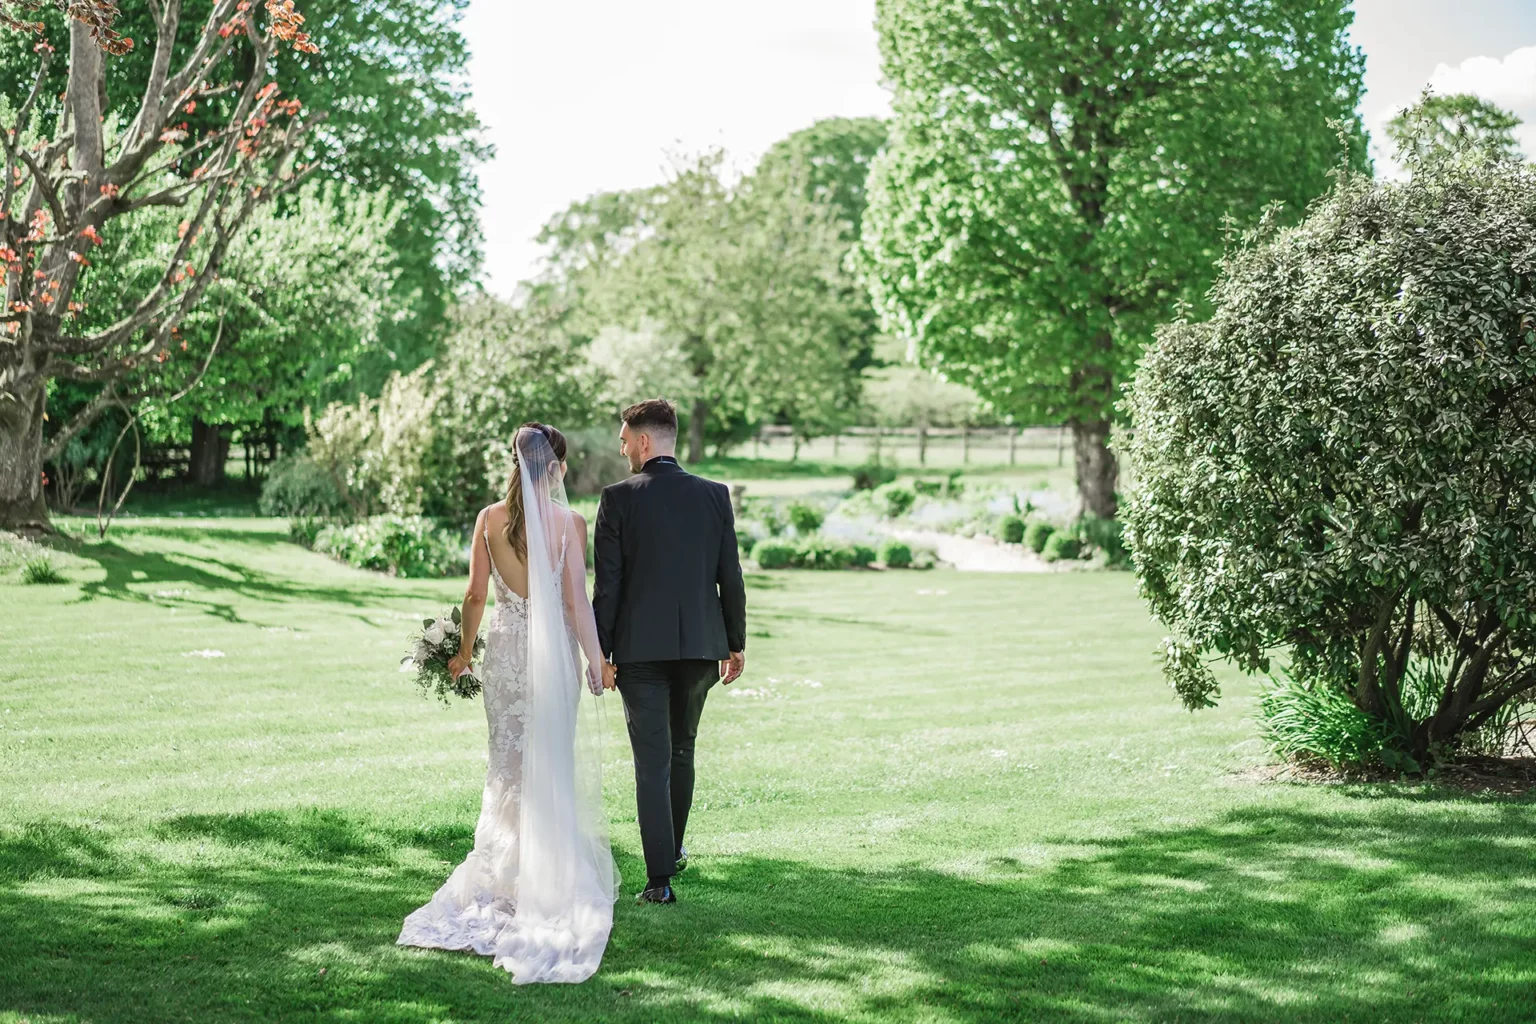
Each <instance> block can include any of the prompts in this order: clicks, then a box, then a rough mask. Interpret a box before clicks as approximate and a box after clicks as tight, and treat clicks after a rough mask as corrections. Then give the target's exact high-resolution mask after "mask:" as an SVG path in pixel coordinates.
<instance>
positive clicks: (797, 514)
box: [788, 501, 827, 537]
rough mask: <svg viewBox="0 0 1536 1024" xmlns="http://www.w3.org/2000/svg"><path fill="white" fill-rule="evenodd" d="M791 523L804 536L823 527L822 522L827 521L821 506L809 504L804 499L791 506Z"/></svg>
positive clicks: (789, 512) (789, 510) (789, 511)
mask: <svg viewBox="0 0 1536 1024" xmlns="http://www.w3.org/2000/svg"><path fill="white" fill-rule="evenodd" d="M788 515H789V525H791V526H793V527H794V528H795V532H796V533H797V534H799V535H800V536H802V537H804V536H807V535H809V534H812V533H815V532H816V531H817V530H819V529H821V524H822V523H823V522H825V521H826V518H827V517H826V516H824V515H823V514H822V512H821V510H820V509H819V508H816V507H815V506H813V505H807V504H806V503H805V502H803V501H797V502H795V503H794V504H792V505H790V506H789V509H788Z"/></svg>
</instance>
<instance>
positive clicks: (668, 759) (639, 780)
mask: <svg viewBox="0 0 1536 1024" xmlns="http://www.w3.org/2000/svg"><path fill="white" fill-rule="evenodd" d="M618 668H619V678H618V684H619V695H620V696H621V697H623V698H624V721H625V722H626V723H627V724H628V725H629V745H630V748H631V749H632V750H633V751H634V755H635V806H636V809H637V811H638V812H639V817H640V845H641V848H642V849H643V850H644V851H645V871H646V874H648V875H650V876H651V877H652V878H670V877H671V876H672V875H674V874H676V873H677V851H678V849H679V848H680V847H681V846H682V845H683V829H684V828H686V827H687V825H688V809H689V808H690V807H692V806H693V743H694V738H695V737H696V736H698V733H699V716H700V715H701V714H703V713H704V698H705V696H706V695H707V694H708V693H709V688H710V687H711V686H713V685H714V684H715V683H716V682H718V681H719V678H720V663H719V662H716V661H637V662H631V663H628V664H624V665H620V666H619V667H618Z"/></svg>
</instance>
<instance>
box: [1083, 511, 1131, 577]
mask: <svg viewBox="0 0 1536 1024" xmlns="http://www.w3.org/2000/svg"><path fill="white" fill-rule="evenodd" d="M1077 534H1078V536H1079V537H1081V538H1082V539H1083V543H1084V544H1085V545H1086V546H1088V547H1090V548H1092V549H1094V550H1096V551H1102V552H1103V553H1104V561H1105V564H1107V565H1110V566H1113V567H1117V568H1119V567H1123V566H1126V565H1129V564H1130V560H1131V558H1130V554H1129V552H1127V551H1126V550H1125V536H1124V524H1122V523H1121V522H1120V520H1118V519H1101V518H1100V517H1098V516H1094V515H1088V516H1084V517H1083V518H1082V519H1080V520H1078V523H1077Z"/></svg>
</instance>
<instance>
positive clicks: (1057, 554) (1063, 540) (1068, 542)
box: [1040, 530, 1083, 562]
mask: <svg viewBox="0 0 1536 1024" xmlns="http://www.w3.org/2000/svg"><path fill="white" fill-rule="evenodd" d="M1082 550H1083V543H1082V541H1080V540H1078V539H1077V538H1076V537H1074V536H1072V535H1071V534H1070V533H1068V532H1067V531H1065V530H1057V531H1056V532H1055V533H1053V534H1051V536H1050V538H1049V539H1048V540H1047V541H1046V542H1045V550H1044V551H1042V552H1040V555H1041V557H1042V558H1044V559H1045V560H1046V561H1047V562H1070V561H1071V560H1072V559H1074V558H1076V557H1077V556H1078V555H1079V554H1080V553H1081V552H1082Z"/></svg>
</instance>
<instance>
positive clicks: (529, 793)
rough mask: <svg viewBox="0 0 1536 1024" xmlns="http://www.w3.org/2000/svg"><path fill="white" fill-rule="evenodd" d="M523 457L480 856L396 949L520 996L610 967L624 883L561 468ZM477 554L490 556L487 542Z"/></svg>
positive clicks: (590, 632) (494, 629)
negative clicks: (464, 967) (450, 964)
mask: <svg viewBox="0 0 1536 1024" xmlns="http://www.w3.org/2000/svg"><path fill="white" fill-rule="evenodd" d="M527 435H531V436H527ZM517 452H518V462H519V466H520V472H521V473H522V484H523V507H524V513H525V518H526V523H527V554H528V596H527V597H526V598H523V597H519V596H518V595H517V594H516V593H514V592H513V591H512V589H511V588H509V587H508V586H507V585H506V583H505V582H504V581H503V580H502V578H501V574H500V573H499V572H497V570H496V563H495V561H494V560H492V561H491V581H492V583H493V584H494V587H495V592H496V604H495V607H494V608H493V609H492V611H491V616H490V623H489V629H488V632H487V638H486V649H485V661H484V665H483V667H482V669H481V681H482V683H483V685H484V698H485V717H486V721H487V723H488V724H489V726H490V763H489V766H488V770H487V773H486V780H485V791H484V794H483V795H482V797H481V803H480V819H479V821H478V823H477V824H476V825H475V845H474V849H473V850H471V851H470V853H469V856H468V857H466V858H465V860H464V862H463V863H462V864H460V865H459V866H458V867H457V868H455V869H454V871H453V873H452V874H451V875H450V876H449V878H448V881H447V882H445V883H444V884H443V886H442V888H440V889H438V891H437V892H436V893H435V894H434V895H433V897H432V900H431V902H430V903H428V904H427V905H426V906H423V907H421V908H420V909H418V910H416V911H415V912H413V913H412V914H411V915H410V916H409V917H407V918H406V919H405V925H404V927H403V928H402V929H401V931H400V937H399V939H397V940H396V942H397V943H398V944H399V945H402V946H424V947H428V948H433V949H472V950H474V951H475V952H477V953H481V954H483V955H486V956H490V957H493V958H494V962H495V964H496V966H498V967H502V968H504V969H506V970H507V971H508V972H510V973H511V975H512V980H513V981H515V982H517V983H519V984H527V983H530V982H579V981H585V980H586V979H587V978H589V977H591V976H592V974H593V973H594V972H595V971H596V970H597V968H598V965H599V964H600V963H601V962H602V958H603V951H604V949H606V948H607V945H608V933H609V931H610V930H611V928H612V925H613V902H614V898H615V896H616V894H617V892H618V884H619V879H618V872H617V871H616V870H615V868H614V863H613V856H612V854H611V853H610V851H609V847H608V838H607V830H606V828H605V827H604V824H603V822H604V817H603V812H602V792H601V773H600V770H599V762H598V758H599V756H600V750H599V746H598V737H597V736H596V735H595V732H596V730H595V729H594V728H593V725H594V723H593V722H589V721H586V720H585V719H584V717H583V716H582V714H581V707H580V700H581V688H582V687H581V680H582V673H581V660H580V654H579V653H578V650H579V649H580V650H584V651H585V652H586V653H587V657H588V661H589V665H593V666H595V665H597V664H599V663H600V659H599V656H598V645H597V627H596V622H595V620H594V619H593V615H592V605H591V603H590V601H589V600H588V598H587V591H586V579H585V576H586V565H585V561H584V560H583V559H582V556H581V551H580V549H579V547H578V546H577V542H576V538H575V537H574V536H572V531H571V530H570V529H568V527H570V526H571V525H572V520H571V518H570V512H569V511H568V509H567V508H566V507H565V504H564V500H563V498H564V495H563V491H562V489H561V487H560V480H559V473H558V471H555V469H554V467H558V460H556V459H555V457H554V453H553V452H552V451H551V450H550V448H549V442H548V440H547V439H546V438H545V437H544V435H543V434H542V433H541V432H539V431H537V430H532V429H528V428H524V429H522V430H520V431H519V432H518V436H517ZM476 542H477V543H483V544H485V545H486V549H487V554H489V549H490V540H489V538H488V537H485V536H481V537H477V538H476ZM588 679H589V685H590V684H591V681H592V679H593V677H592V675H591V674H590V672H589V675H588ZM593 689H594V691H595V692H596V693H601V687H600V686H594V687H593ZM597 699H598V698H595V697H594V698H591V701H592V702H593V703H594V705H595V703H596V700H597ZM595 712H596V708H595V707H594V708H592V709H589V715H588V716H586V717H588V718H590V717H591V716H592V715H593V714H595Z"/></svg>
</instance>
